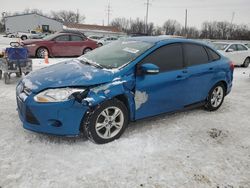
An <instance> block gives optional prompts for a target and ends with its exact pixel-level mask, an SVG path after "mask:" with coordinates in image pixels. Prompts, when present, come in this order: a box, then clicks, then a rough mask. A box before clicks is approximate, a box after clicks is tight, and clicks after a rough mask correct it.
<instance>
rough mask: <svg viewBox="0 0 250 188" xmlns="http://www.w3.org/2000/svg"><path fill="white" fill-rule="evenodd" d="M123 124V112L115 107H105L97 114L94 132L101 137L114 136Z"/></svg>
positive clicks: (108, 137)
mask: <svg viewBox="0 0 250 188" xmlns="http://www.w3.org/2000/svg"><path fill="white" fill-rule="evenodd" d="M123 125H124V114H123V112H122V110H121V109H119V108H117V107H114V106H113V107H108V108H105V109H104V110H103V111H102V112H101V113H100V114H99V116H98V118H97V120H96V124H95V129H96V133H97V135H98V136H99V137H101V138H103V139H110V138H113V137H115V136H116V135H117V134H118V133H119V132H120V131H121V129H122V127H123Z"/></svg>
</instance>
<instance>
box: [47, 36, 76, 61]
mask: <svg viewBox="0 0 250 188" xmlns="http://www.w3.org/2000/svg"><path fill="white" fill-rule="evenodd" d="M69 41H70V37H69V35H60V36H58V37H56V38H55V39H54V41H53V42H54V43H53V45H52V46H51V49H52V54H53V55H54V56H61V57H63V56H70V55H71V47H70V46H69Z"/></svg>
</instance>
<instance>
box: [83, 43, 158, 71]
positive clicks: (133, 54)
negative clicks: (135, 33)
mask: <svg viewBox="0 0 250 188" xmlns="http://www.w3.org/2000/svg"><path fill="white" fill-rule="evenodd" d="M153 45H154V44H152V43H147V42H141V41H116V42H112V43H111V44H108V45H105V46H102V47H100V48H97V49H95V50H93V51H91V52H89V53H87V54H85V55H83V56H81V57H79V59H80V60H83V61H88V62H92V63H95V64H98V65H100V66H102V67H104V68H108V69H112V68H119V67H121V66H124V65H126V64H127V63H129V62H131V61H133V60H134V59H135V58H137V57H138V56H140V55H141V54H142V53H143V52H145V51H146V50H148V49H149V48H151V47H152V46H153Z"/></svg>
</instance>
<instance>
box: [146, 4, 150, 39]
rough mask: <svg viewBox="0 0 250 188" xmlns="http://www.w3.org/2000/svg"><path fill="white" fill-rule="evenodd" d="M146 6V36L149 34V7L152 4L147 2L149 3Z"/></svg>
mask: <svg viewBox="0 0 250 188" xmlns="http://www.w3.org/2000/svg"><path fill="white" fill-rule="evenodd" d="M145 4H146V6H147V9H146V20H145V22H146V29H145V30H146V31H145V32H146V34H147V33H148V9H149V5H150V3H149V0H147V2H146V3H145Z"/></svg>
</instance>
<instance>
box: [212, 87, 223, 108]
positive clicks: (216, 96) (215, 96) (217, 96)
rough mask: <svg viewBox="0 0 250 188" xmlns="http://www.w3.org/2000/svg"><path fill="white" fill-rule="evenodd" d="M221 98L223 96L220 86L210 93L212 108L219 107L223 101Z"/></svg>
mask: <svg viewBox="0 0 250 188" xmlns="http://www.w3.org/2000/svg"><path fill="white" fill-rule="evenodd" d="M223 96H224V90H223V88H222V87H221V86H217V87H216V88H215V89H214V91H213V93H212V97H211V105H212V106H213V107H214V108H217V107H218V106H220V104H221V103H222V100H223Z"/></svg>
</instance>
